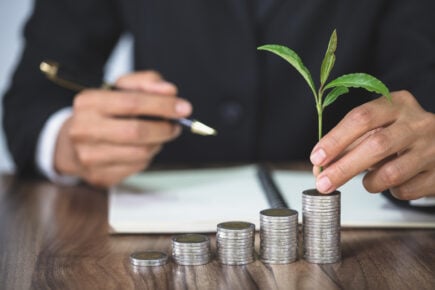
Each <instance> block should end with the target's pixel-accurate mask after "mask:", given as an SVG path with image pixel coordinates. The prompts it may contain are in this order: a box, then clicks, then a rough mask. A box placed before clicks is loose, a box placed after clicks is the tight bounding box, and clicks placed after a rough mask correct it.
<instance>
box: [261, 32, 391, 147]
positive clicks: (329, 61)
mask: <svg viewBox="0 0 435 290" xmlns="http://www.w3.org/2000/svg"><path fill="white" fill-rule="evenodd" d="M257 49H258V50H266V51H270V52H272V53H274V54H276V55H278V56H280V57H282V58H283V59H285V60H286V61H287V62H288V63H290V64H291V65H292V66H293V67H294V68H295V69H296V70H297V71H298V72H299V73H300V74H301V75H302V77H303V78H304V79H305V81H306V82H307V83H308V86H309V87H310V89H311V91H312V93H313V95H314V99H315V101H316V109H317V116H318V136H319V140H320V139H321V138H322V136H323V132H322V127H323V126H322V118H323V110H324V109H325V108H326V107H327V106H329V105H330V104H332V103H333V102H334V101H335V100H337V98H338V97H339V96H341V95H343V94H346V93H347V92H349V88H363V89H366V90H367V91H369V92H375V93H378V94H382V95H384V96H385V97H386V98H387V99H388V100H389V101H390V102H391V95H390V91H389V90H388V88H387V86H385V84H384V83H382V82H381V81H380V80H378V79H377V78H375V77H374V76H371V75H369V74H366V73H351V74H346V75H342V76H340V77H338V78H336V79H335V80H332V81H331V82H329V83H326V81H327V80H328V77H329V74H330V72H331V70H332V68H333V66H334V63H335V50H336V49H337V32H336V30H334V31H333V32H332V35H331V38H330V39H329V44H328V48H327V50H326V53H325V57H324V58H323V61H322V66H321V68H320V86H319V89H318V90H317V89H316V86H315V84H314V81H313V79H312V77H311V73H310V71H309V70H308V69H307V68H306V66H305V65H304V64H303V62H302V59H301V58H300V57H299V56H298V54H297V53H296V52H294V51H293V50H291V49H290V48H288V47H286V46H282V45H276V44H267V45H263V46H260V47H258V48H257ZM327 90H329V92H328V93H327V95H326V97H325V98H323V96H324V95H325V92H326V91H327Z"/></svg>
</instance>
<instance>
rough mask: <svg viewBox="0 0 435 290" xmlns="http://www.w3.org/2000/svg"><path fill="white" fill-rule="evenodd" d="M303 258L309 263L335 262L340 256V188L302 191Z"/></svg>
mask: <svg viewBox="0 0 435 290" xmlns="http://www.w3.org/2000/svg"><path fill="white" fill-rule="evenodd" d="M302 224H303V238H304V258H305V260H307V261H308V262H310V263H316V264H326V263H335V262H338V261H340V259H341V246H340V192H339V191H335V192H333V193H330V194H321V193H319V192H318V191H317V190H315V189H312V190H306V191H304V192H303V194H302Z"/></svg>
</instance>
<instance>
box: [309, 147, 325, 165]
mask: <svg viewBox="0 0 435 290" xmlns="http://www.w3.org/2000/svg"><path fill="white" fill-rule="evenodd" d="M325 159H326V152H325V150H323V149H321V148H320V149H317V150H316V151H314V152H313V153H312V154H311V156H310V160H311V162H312V163H313V164H314V165H320V164H322V162H323V161H325Z"/></svg>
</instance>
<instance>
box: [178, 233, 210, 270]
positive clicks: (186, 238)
mask: <svg viewBox="0 0 435 290" xmlns="http://www.w3.org/2000/svg"><path fill="white" fill-rule="evenodd" d="M172 258H173V259H174V261H175V262H176V263H177V264H179V265H185V266H196V265H204V264H207V263H208V262H210V258H211V251H210V239H209V238H208V237H207V236H205V235H200V234H184V235H178V236H174V237H173V238H172Z"/></svg>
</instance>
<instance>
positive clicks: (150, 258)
mask: <svg viewBox="0 0 435 290" xmlns="http://www.w3.org/2000/svg"><path fill="white" fill-rule="evenodd" d="M130 262H131V263H132V264H133V265H134V266H145V267H155V266H163V265H165V264H166V263H167V262H168V255H166V253H163V252H160V251H142V252H134V253H133V254H131V255H130Z"/></svg>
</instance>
